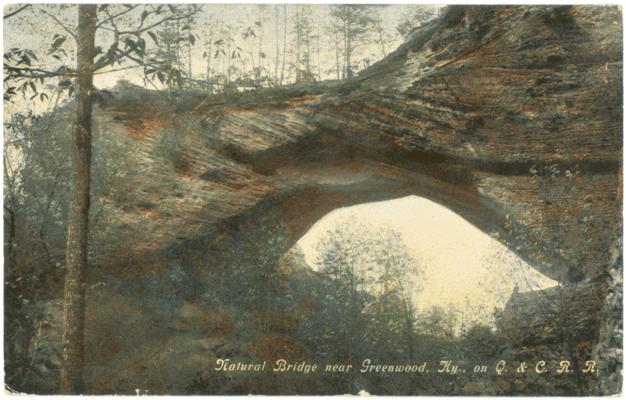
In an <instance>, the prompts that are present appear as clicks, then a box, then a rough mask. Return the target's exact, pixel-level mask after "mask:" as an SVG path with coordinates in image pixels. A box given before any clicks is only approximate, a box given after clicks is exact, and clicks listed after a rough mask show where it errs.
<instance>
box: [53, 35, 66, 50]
mask: <svg viewBox="0 0 626 400" xmlns="http://www.w3.org/2000/svg"><path fill="white" fill-rule="evenodd" d="M66 39H67V38H66V37H65V36H59V37H57V38H56V39H54V41H53V42H52V49H54V50H57V49H58V48H59V47H61V45H62V44H63V42H65V40H66Z"/></svg>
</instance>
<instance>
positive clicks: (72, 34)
mask: <svg viewBox="0 0 626 400" xmlns="http://www.w3.org/2000/svg"><path fill="white" fill-rule="evenodd" d="M40 10H41V12H43V13H44V14H46V15H47V16H49V17H50V18H52V19H53V20H54V22H56V23H57V25H59V26H60V27H61V28H63V30H64V31H65V32H67V33H69V34H70V35H71V36H72V37H73V38H76V32H72V30H71V29H70V28H68V27H67V26H66V25H65V24H64V23H63V22H61V20H59V19H58V18H57V17H55V16H54V15H52V14H51V13H49V12H48V11H46V10H44V9H43V8H40Z"/></svg>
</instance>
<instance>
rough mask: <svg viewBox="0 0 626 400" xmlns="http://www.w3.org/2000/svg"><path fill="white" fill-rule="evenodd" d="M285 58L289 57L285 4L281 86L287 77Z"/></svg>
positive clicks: (285, 7) (284, 9)
mask: <svg viewBox="0 0 626 400" xmlns="http://www.w3.org/2000/svg"><path fill="white" fill-rule="evenodd" d="M285 58H287V6H286V5H283V64H282V66H281V69H280V86H282V85H283V79H284V77H285Z"/></svg>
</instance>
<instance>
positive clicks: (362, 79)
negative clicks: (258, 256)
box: [44, 6, 623, 394]
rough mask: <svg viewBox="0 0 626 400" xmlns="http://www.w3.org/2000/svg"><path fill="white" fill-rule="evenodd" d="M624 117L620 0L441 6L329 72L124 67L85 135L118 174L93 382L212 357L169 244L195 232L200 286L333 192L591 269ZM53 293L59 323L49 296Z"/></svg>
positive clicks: (614, 192)
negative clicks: (225, 76) (443, 218)
mask: <svg viewBox="0 0 626 400" xmlns="http://www.w3.org/2000/svg"><path fill="white" fill-rule="evenodd" d="M101 97H102V96H101ZM66 112H69V111H68V110H66ZM622 128H623V127H622V17H621V10H620V8H619V7H617V6H612V7H598V6H594V7H588V6H563V7H544V6H536V7H529V6H523V7H514V6H507V7H502V6H497V7H448V8H447V11H446V12H445V13H444V15H442V16H441V17H440V18H439V19H437V20H435V21H433V22H431V23H429V24H427V25H425V26H423V27H422V28H420V29H418V30H417V31H415V32H413V34H412V35H411V37H410V38H409V39H408V40H407V42H406V43H405V44H403V45H402V46H401V47H400V48H398V49H397V50H396V51H395V52H394V53H392V54H390V55H389V56H388V57H386V58H385V59H384V60H382V61H380V62H379V63H377V64H376V65H374V66H372V67H371V68H369V69H367V70H366V71H364V72H362V73H361V74H360V75H359V76H358V77H356V78H354V79H352V80H349V81H344V82H338V83H324V84H318V85H310V86H307V87H297V86H296V87H289V88H279V89H263V90H259V91H255V92H247V93H231V94H226V95H220V96H207V95H206V94H204V93H157V92H154V91H149V90H145V89H141V88H138V87H134V86H131V85H129V84H120V85H118V86H117V87H116V88H115V89H114V90H113V93H112V96H106V98H102V99H101V100H100V101H99V104H98V106H97V107H96V108H95V120H94V129H95V133H94V138H95V140H96V143H95V145H94V152H95V154H96V155H98V154H100V155H101V156H102V155H104V156H103V157H101V158H106V159H109V158H113V157H114V155H115V163H116V165H118V167H120V166H121V167H120V168H119V169H120V171H121V176H120V177H118V178H119V179H117V178H111V179H109V180H105V181H106V182H108V187H106V188H105V189H104V190H99V191H98V190H95V192H94V196H93V202H94V205H95V206H97V207H95V208H97V209H98V210H100V211H98V212H99V221H104V223H97V224H94V229H93V232H92V236H93V237H92V240H91V246H92V249H91V255H92V259H91V266H90V272H89V281H90V282H89V289H88V296H87V298H88V307H87V325H86V326H87V328H86V329H87V332H86V341H87V342H86V347H87V359H88V368H87V372H86V375H85V376H86V377H87V378H86V379H87V380H88V384H89V385H90V387H91V389H90V390H91V391H93V392H95V393H111V392H112V391H113V392H115V391H118V392H119V391H121V392H127V391H133V390H134V389H133V388H137V387H146V388H150V390H151V393H159V392H162V393H169V394H173V393H179V392H184V390H185V387H187V386H186V385H188V384H189V383H190V380H191V379H192V378H193V376H194V374H195V373H196V372H197V371H198V370H203V369H206V367H207V365H209V363H210V362H211V361H210V357H211V355H210V354H209V353H208V351H207V349H210V348H212V347H211V346H213V344H211V343H212V342H211V340H213V339H210V338H209V339H207V332H208V331H209V330H210V329H214V328H215V326H216V324H215V323H214V322H212V321H213V320H211V319H210V318H217V317H216V315H218V314H219V313H218V312H212V311H211V310H207V309H205V308H203V307H202V306H201V305H199V302H198V300H197V298H195V299H194V298H193V296H191V295H188V293H187V291H185V290H182V289H180V290H178V289H176V287H179V288H180V287H182V285H184V282H183V281H182V280H181V279H182V278H180V275H176V276H175V277H173V278H171V277H168V276H169V275H168V274H170V272H169V271H170V269H168V268H169V267H168V266H167V265H165V266H164V265H163V259H164V256H163V255H164V254H168V252H170V253H171V252H172V251H174V252H176V251H178V250H180V249H181V248H184V249H186V250H189V251H183V252H181V253H184V254H186V256H187V257H188V256H189V253H190V252H193V251H195V252H196V253H197V254H198V257H199V258H200V259H201V262H198V263H184V264H185V268H186V269H187V270H186V271H184V273H185V274H186V275H185V276H186V277H187V278H186V279H187V281H186V282H191V281H193V282H195V283H197V286H202V279H207V278H206V270H207V269H208V268H211V267H212V266H215V265H217V264H220V263H224V261H223V258H224V255H226V254H228V255H231V256H232V255H233V254H234V255H235V256H236V257H239V258H242V259H243V258H247V259H252V260H254V257H255V253H254V252H255V251H256V250H258V248H259V246H274V247H276V246H280V248H278V249H277V250H278V253H280V252H281V251H284V252H286V251H287V250H288V249H289V248H290V247H291V246H292V245H293V244H294V243H295V242H296V241H297V240H298V239H299V238H300V237H301V236H302V235H303V234H304V233H305V232H306V231H307V229H308V228H309V227H310V226H311V225H312V224H313V223H315V222H316V221H317V220H318V219H319V218H321V217H322V216H323V215H324V214H326V213H328V212H329V211H331V210H333V209H335V208H337V207H342V206H348V205H353V204H357V203H364V202H369V201H374V200H385V199H393V198H398V197H401V196H406V195H418V196H422V197H425V198H428V199H430V200H433V201H435V202H438V203H440V204H442V205H444V206H446V207H448V208H449V209H451V210H453V211H455V212H456V213H458V214H459V215H461V216H462V217H464V218H465V219H467V220H468V221H469V222H471V223H473V224H474V225H476V226H477V227H478V228H480V229H481V230H482V231H484V232H486V233H488V234H490V235H494V236H495V237H497V238H498V240H500V241H501V242H502V243H504V244H505V245H506V246H508V247H509V248H510V249H511V250H512V251H514V252H515V253H517V254H518V255H519V256H521V257H522V258H524V259H525V260H527V261H528V262H529V263H530V264H531V265H532V266H533V267H534V268H536V269H538V270H539V271H541V272H542V273H544V274H545V275H547V276H549V277H551V278H553V279H556V280H558V281H560V282H562V283H565V284H573V283H576V284H578V282H581V283H583V286H580V287H579V290H580V288H583V289H584V288H585V287H587V286H585V285H588V284H593V283H594V282H601V281H603V280H605V278H606V275H607V274H608V273H609V272H610V271H611V268H613V267H615V266H616V265H618V264H619V262H620V261H619V260H621V257H620V256H621V250H622V249H621V242H620V240H619V239H620V238H621V218H622V217H621V211H622V192H621V187H622V182H621V180H622V172H621V168H622ZM67 131H68V130H67V129H51V130H50V132H52V133H54V132H57V134H59V132H61V133H62V132H67ZM103 138H106V139H107V140H108V142H107V143H109V145H108V147H107V146H102V145H98V143H102V140H103ZM114 148H115V149H118V150H119V148H122V149H123V151H121V152H119V151H117V152H114V151H112V149H114ZM109 152H110V154H109ZM120 154H121V155H120ZM94 173H95V174H96V175H98V176H100V175H101V174H103V173H107V170H104V171H101V170H99V169H98V168H96V169H95V170H94ZM277 227H280V229H283V230H285V231H286V236H287V240H286V241H281V242H272V240H271V236H272V234H273V232H275V231H276V229H277ZM62 243H63V240H62V238H60V239H59V240H58V244H59V247H60V248H62ZM177 249H178V250H177ZM151 257H152V258H151ZM150 259H152V260H153V262H150V261H146V260H150ZM187 264H189V265H187ZM226 267H227V265H226ZM177 273H178V272H177ZM170 275H171V274H170ZM203 277H204V278H203ZM170 278H171V279H170ZM503 279H506V277H503ZM102 282H105V283H106V284H101V283H102ZM177 290H178V291H177ZM617 291H618V293H621V288H618V289H617ZM209 295H210V293H209ZM167 296H169V297H167ZM172 296H179V297H178V298H177V299H176V300H175V301H174V300H171V299H170V298H171V297H172ZM166 297H167V298H166ZM553 297H554V296H552V297H549V298H553ZM172 298H173V297H172ZM585 298H586V297H585ZM616 298H617V299H621V297H616ZM168 299H170V300H168ZM181 299H182V300H181ZM525 301H526V300H524V299H522V300H521V301H520V302H518V303H516V307H517V308H516V309H530V308H528V307H525V306H524V302H525ZM602 301H603V300H600V303H602ZM615 301H616V302H617V303H619V300H615ZM531 308H532V307H531ZM46 310H47V311H45V312H44V315H45V316H46V319H47V320H48V321H52V324H51V325H52V326H53V327H54V326H56V327H59V326H61V325H62V324H61V323H60V319H61V318H62V313H61V310H62V308H61V302H60V300H57V301H56V303H55V302H51V305H50V306H47V308H46ZM585 310H587V308H585ZM46 313H47V314H46ZM594 313H595V311H594V312H593V313H592V314H594ZM48 314H50V315H48ZM594 315H596V314H594ZM207 318H209V319H207ZM618 318H621V312H620V313H619V317H618ZM524 319H528V317H524ZM596 319H598V318H596ZM511 320H515V318H511ZM605 320H608V318H605ZM620 321H621V320H620ZM522 323H523V324H524V323H526V321H522ZM614 324H616V325H615V326H617V328H616V329H618V330H619V329H620V327H621V322H617V321H615V322H614ZM57 330H58V329H57ZM172 332H174V333H172ZM604 332H605V333H604V335H605V336H606V337H613V334H612V332H614V331H613V330H611V329H609V328H606V329H604ZM596 334H597V331H595V333H594V335H596ZM600 335H602V333H600ZM59 336H60V331H59V332H57V333H56V337H57V338H58V337H59ZM613 340H615V339H613ZM594 341H596V342H597V341H598V340H597V336H596V338H595V339H594ZM607 343H608V342H607ZM620 345H621V342H620V343H619V344H617V346H620ZM194 346H195V347H194ZM172 349H174V351H171V350H172ZM211 354H213V353H211ZM615 354H617V353H615ZM174 366H175V367H174ZM616 376H618V375H616ZM618 380H619V378H618ZM616 390H619V389H615V387H613V388H612V389H607V390H606V391H605V393H606V392H607V391H608V392H612V393H614V392H615V391H616Z"/></svg>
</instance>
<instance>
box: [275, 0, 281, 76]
mask: <svg viewBox="0 0 626 400" xmlns="http://www.w3.org/2000/svg"><path fill="white" fill-rule="evenodd" d="M278 13H279V12H278V6H277V5H275V6H274V39H275V41H276V56H275V57H274V85H275V84H276V82H278V62H279V61H280V46H279V45H280V43H279V38H278V37H279V33H278V20H279V18H278Z"/></svg>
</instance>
